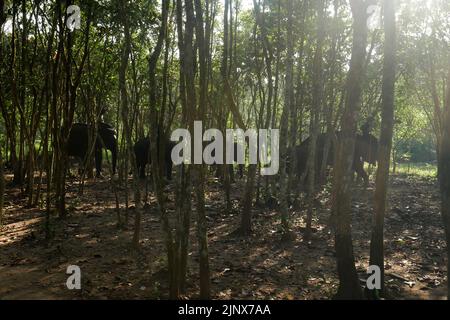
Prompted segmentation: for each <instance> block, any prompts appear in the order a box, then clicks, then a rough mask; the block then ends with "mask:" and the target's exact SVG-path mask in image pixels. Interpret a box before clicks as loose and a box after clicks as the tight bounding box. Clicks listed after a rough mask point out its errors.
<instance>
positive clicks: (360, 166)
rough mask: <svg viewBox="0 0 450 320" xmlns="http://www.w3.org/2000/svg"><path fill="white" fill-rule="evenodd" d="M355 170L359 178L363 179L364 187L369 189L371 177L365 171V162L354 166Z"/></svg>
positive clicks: (359, 162)
mask: <svg viewBox="0 0 450 320" xmlns="http://www.w3.org/2000/svg"><path fill="white" fill-rule="evenodd" d="M354 170H355V172H356V174H357V177H358V178H359V177H361V178H362V179H363V180H364V186H365V187H367V186H368V185H369V176H368V175H367V173H366V171H364V162H362V161H357V162H356V163H355V164H354Z"/></svg>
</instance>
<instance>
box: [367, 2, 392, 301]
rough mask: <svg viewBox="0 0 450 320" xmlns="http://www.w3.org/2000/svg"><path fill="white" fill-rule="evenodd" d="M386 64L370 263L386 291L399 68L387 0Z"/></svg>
mask: <svg viewBox="0 0 450 320" xmlns="http://www.w3.org/2000/svg"><path fill="white" fill-rule="evenodd" d="M384 34H385V42H384V66H383V88H382V113H381V133H380V141H379V143H378V168H377V176H376V181H375V203H374V209H375V210H374V218H373V225H372V238H371V241H370V265H376V266H378V267H379V268H380V270H381V293H382V294H383V293H384V235H383V232H384V215H385V211H386V194H387V188H388V182H389V165H390V155H391V148H392V135H393V128H394V89H395V70H396V48H395V47H396V26H395V1H393V0H385V1H384Z"/></svg>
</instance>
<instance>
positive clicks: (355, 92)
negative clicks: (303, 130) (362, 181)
mask: <svg viewBox="0 0 450 320" xmlns="http://www.w3.org/2000/svg"><path fill="white" fill-rule="evenodd" d="M350 5H351V9H352V14H353V19H354V22H353V48H352V57H351V60H350V70H349V73H348V76H347V93H346V94H347V97H346V103H345V109H344V114H343V117H342V132H341V137H340V139H338V141H339V142H338V146H337V153H336V159H337V161H336V163H335V166H334V182H333V191H332V214H333V218H334V221H335V222H336V223H335V244H334V245H335V248H336V259H337V270H338V276H339V289H338V292H337V295H336V297H337V298H339V299H361V298H362V291H361V287H360V285H359V279H358V274H357V272H356V267H355V257H354V254H353V242H352V234H351V219H352V216H351V190H350V187H351V180H352V179H351V168H352V163H353V155H354V151H355V135H356V124H357V123H356V122H357V118H358V115H359V109H360V103H361V93H362V80H363V76H364V62H365V58H366V45H367V14H366V10H367V7H368V5H369V2H367V1H363V0H350Z"/></svg>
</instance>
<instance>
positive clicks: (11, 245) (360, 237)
mask: <svg viewBox="0 0 450 320" xmlns="http://www.w3.org/2000/svg"><path fill="white" fill-rule="evenodd" d="M67 186H68V196H67V201H68V207H69V208H70V214H69V216H68V217H67V218H66V219H63V220H60V219H56V218H55V219H54V220H53V223H52V227H53V230H54V239H53V240H52V241H51V242H50V243H46V242H45V241H44V233H43V231H42V230H43V224H42V222H43V221H44V220H43V216H44V214H45V211H44V210H42V209H39V208H26V197H25V196H23V195H22V194H21V191H20V190H19V189H16V188H8V189H7V193H6V199H5V209H6V212H5V221H4V222H5V224H4V227H3V228H2V229H1V230H0V284H1V286H0V299H159V298H161V299H164V298H167V293H168V283H167V269H166V254H165V246H164V242H163V236H162V230H161V224H160V219H159V217H158V215H157V213H156V210H155V199H154V198H152V197H151V196H149V199H150V207H149V208H148V210H146V212H145V213H144V214H143V216H142V230H141V250H140V251H139V252H136V251H134V250H132V249H131V246H130V243H131V239H132V235H133V223H134V221H133V211H134V210H133V209H132V208H131V209H130V210H129V211H130V219H129V223H128V228H127V229H126V230H122V229H119V228H118V227H117V215H116V211H115V198H114V193H113V192H112V191H111V188H110V183H109V181H108V180H97V181H94V180H90V181H88V182H87V184H86V186H85V191H84V195H81V196H80V195H78V185H77V180H75V179H72V180H71V181H69V182H68V185H67ZM243 187H244V182H243V181H238V182H237V183H236V185H234V186H233V188H232V190H233V194H232V199H233V204H234V205H235V206H236V210H234V211H233V212H225V210H224V201H223V194H224V193H223V192H222V188H221V186H220V183H219V182H217V180H215V179H211V180H209V181H208V186H207V194H206V198H207V221H208V237H209V257H210V268H211V282H212V286H211V288H212V294H213V298H215V299H330V298H331V297H332V295H333V294H334V293H335V292H336V289H337V284H338V280H337V275H336V261H335V256H334V244H333V243H334V241H333V235H332V232H331V231H330V229H329V228H328V227H327V222H328V217H329V213H330V203H329V193H328V192H326V191H324V192H322V193H321V194H320V197H319V200H320V208H319V209H318V210H317V212H316V213H315V218H314V222H313V226H314V233H313V237H312V239H311V241H309V242H306V241H303V237H302V231H303V230H304V225H305V224H304V217H305V211H304V210H300V209H299V210H295V209H292V208H291V210H290V219H291V222H292V230H293V232H294V234H295V235H296V237H295V239H293V240H292V241H289V242H286V241H282V240H281V239H282V236H281V226H280V215H279V212H277V211H276V209H271V210H270V209H267V208H264V207H262V206H255V208H254V211H253V223H254V231H253V234H252V235H251V236H250V237H248V238H240V237H236V236H234V235H232V232H233V231H234V230H235V229H236V228H237V227H238V226H239V223H240V216H239V210H238V209H237V208H238V206H239V199H240V197H241V196H242V194H243V192H242V190H243ZM168 188H169V190H172V189H173V187H170V186H169V187H168ZM353 194H354V202H353V243H354V250H355V257H356V265H357V269H358V272H359V274H360V277H361V279H365V278H366V277H367V275H366V270H367V267H368V257H369V242H370V230H371V217H372V213H373V209H372V194H373V181H372V182H371V184H370V185H369V188H368V189H366V190H364V189H363V188H362V187H361V186H355V187H354V192H353ZM389 198H390V199H389V212H388V214H387V217H386V221H385V227H386V231H385V255H386V282H387V288H388V292H389V298H390V299H445V295H446V280H445V279H446V276H445V272H446V257H445V240H444V232H443V228H442V223H441V217H440V213H439V193H438V188H437V182H436V179H435V178H432V177H423V176H417V175H410V176H408V175H405V174H399V175H394V176H392V178H391V187H390V196H389ZM120 200H121V206H122V207H123V202H124V195H123V191H122V192H121V193H120ZM300 207H302V206H300ZM168 208H169V211H170V212H171V214H172V215H173V212H174V198H173V192H169V204H168ZM122 211H123V210H122ZM195 220H196V215H195V211H194V212H193V214H192V223H191V228H192V229H191V236H190V244H191V245H190V250H189V262H188V263H189V272H188V283H187V286H188V291H187V298H192V299H195V298H196V297H197V296H198V294H199V287H198V283H199V281H198V254H197V241H196V236H195V234H196V233H195V230H196V224H195ZM172 225H173V222H172ZM68 265H78V266H79V267H80V268H81V273H82V289H81V290H68V289H67V288H66V285H65V283H66V280H67V277H68V275H67V274H66V268H67V266H68Z"/></svg>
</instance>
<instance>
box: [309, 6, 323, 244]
mask: <svg viewBox="0 0 450 320" xmlns="http://www.w3.org/2000/svg"><path fill="white" fill-rule="evenodd" d="M324 7H325V1H324V0H319V1H318V8H317V43H316V52H315V54H314V63H313V88H312V90H313V92H312V105H311V112H310V120H309V121H310V141H309V146H308V162H307V172H308V179H307V190H308V211H307V214H306V231H305V239H306V240H309V238H310V237H311V227H312V226H311V224H312V216H313V210H314V198H315V195H316V193H315V183H316V171H317V170H319V168H317V161H316V159H317V157H316V153H317V151H316V149H317V137H318V135H319V129H320V124H319V111H320V108H321V105H322V100H323V83H322V82H323V75H322V73H323V70H322V64H323V63H322V59H323V52H322V51H323V49H322V47H323V42H324V40H325V24H324V10H325V8H324Z"/></svg>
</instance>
